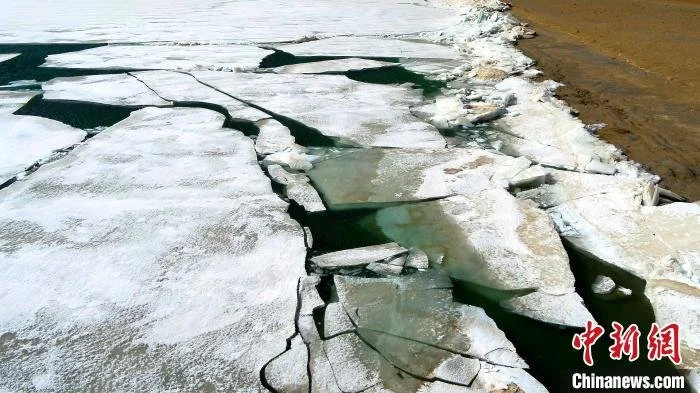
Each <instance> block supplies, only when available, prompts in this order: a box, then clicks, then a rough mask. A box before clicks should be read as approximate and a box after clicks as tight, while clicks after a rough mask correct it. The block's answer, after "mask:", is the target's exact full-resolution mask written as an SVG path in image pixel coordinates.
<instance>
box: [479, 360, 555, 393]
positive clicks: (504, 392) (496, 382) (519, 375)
mask: <svg viewBox="0 0 700 393" xmlns="http://www.w3.org/2000/svg"><path fill="white" fill-rule="evenodd" d="M471 387H472V388H474V389H476V391H477V392H480V393H481V392H488V393H494V392H498V393H511V392H513V393H522V392H526V393H547V389H546V388H545V387H544V386H542V384H541V383H539V382H538V381H537V380H536V379H535V378H533V377H532V375H530V374H528V373H527V372H526V371H525V370H523V369H521V368H512V367H502V366H498V365H493V364H488V363H485V362H481V369H480V370H479V374H477V376H476V378H474V382H473V383H472V385H471Z"/></svg>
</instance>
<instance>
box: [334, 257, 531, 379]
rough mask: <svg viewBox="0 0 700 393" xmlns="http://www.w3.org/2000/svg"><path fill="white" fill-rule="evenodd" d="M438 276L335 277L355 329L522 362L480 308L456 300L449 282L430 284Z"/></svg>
mask: <svg viewBox="0 0 700 393" xmlns="http://www.w3.org/2000/svg"><path fill="white" fill-rule="evenodd" d="M436 276H437V277H436ZM440 276H442V279H446V278H445V276H444V275H443V274H441V273H440V272H437V271H434V270H433V271H428V272H418V273H416V274H413V275H410V276H399V277H392V278H357V277H344V276H338V275H336V276H335V277H334V278H335V284H336V290H337V291H338V297H339V299H340V303H341V304H342V305H343V308H344V309H345V311H346V313H347V314H348V315H349V316H350V319H351V320H352V321H353V324H354V325H355V326H357V327H358V328H359V329H367V330H371V331H374V332H381V333H384V334H390V335H392V336H396V337H402V338H404V339H408V340H412V341H416V342H419V343H422V344H425V345H429V346H431V347H436V348H440V349H442V350H444V351H449V352H451V353H456V354H462V355H466V356H470V357H475V358H479V359H483V360H486V361H493V362H497V363H499V364H504V365H507V366H510V367H525V363H524V362H523V360H522V359H520V357H519V356H518V355H517V353H516V351H515V347H513V344H512V343H510V341H508V339H507V338H506V337H505V335H504V334H503V332H502V331H500V330H499V329H498V327H497V326H496V324H495V322H493V320H491V319H490V318H489V317H488V316H487V315H486V313H485V312H484V311H483V310H482V309H480V308H478V307H472V306H468V305H463V304H458V303H455V302H454V301H453V300H452V291H451V289H450V288H449V287H445V286H442V285H437V286H436V285H435V284H437V283H439V281H440V278H441V277H440ZM447 282H448V284H447V285H450V284H449V280H448V281H447ZM360 335H361V336H362V332H360ZM405 350H406V348H404V347H402V346H397V347H395V348H393V349H392V352H394V353H393V355H394V356H399V357H400V356H401V353H403V352H404V351H405ZM397 352H398V353H397ZM386 355H391V354H386ZM426 360H427V359H426ZM433 366H434V367H436V366H438V364H434V365H433Z"/></svg>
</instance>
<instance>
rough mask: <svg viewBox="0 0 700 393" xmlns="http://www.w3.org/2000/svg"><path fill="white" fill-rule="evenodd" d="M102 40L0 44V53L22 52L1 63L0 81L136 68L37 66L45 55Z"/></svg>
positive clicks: (102, 72) (5, 82) (93, 45)
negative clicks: (98, 68)
mask: <svg viewBox="0 0 700 393" xmlns="http://www.w3.org/2000/svg"><path fill="white" fill-rule="evenodd" d="M104 45H105V44H0V53H21V55H19V56H17V57H15V58H13V59H10V60H8V61H5V62H2V63H0V85H6V84H8V83H10V82H13V81H18V80H36V81H37V82H45V81H47V80H49V79H53V78H59V77H69V76H84V75H99V74H117V73H121V72H125V71H136V70H92V69H71V68H44V67H39V66H40V65H42V64H43V63H44V61H45V60H46V56H48V55H54V54H59V53H66V52H75V51H80V50H85V49H90V48H96V47H98V46H104Z"/></svg>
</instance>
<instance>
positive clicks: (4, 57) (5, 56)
mask: <svg viewBox="0 0 700 393" xmlns="http://www.w3.org/2000/svg"><path fill="white" fill-rule="evenodd" d="M20 54H21V53H0V63H2V62H5V61H8V60H12V59H14V58H15V57H17V56H19V55H20Z"/></svg>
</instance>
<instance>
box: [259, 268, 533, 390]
mask: <svg viewBox="0 0 700 393" xmlns="http://www.w3.org/2000/svg"><path fill="white" fill-rule="evenodd" d="M451 286H452V284H451V283H450V281H449V279H447V276H446V275H444V274H442V273H440V272H438V271H434V270H433V271H429V272H425V273H418V274H416V275H411V276H401V277H392V278H385V279H367V278H350V277H347V278H346V277H339V276H336V277H335V287H336V289H337V292H338V297H339V301H338V302H333V303H329V304H328V305H327V306H326V310H325V315H324V322H323V325H324V327H325V334H324V336H325V338H321V336H320V335H319V333H318V331H317V330H316V327H315V323H314V320H313V318H312V317H311V316H309V315H304V314H303V313H302V314H301V315H300V316H299V319H298V325H299V332H300V334H301V337H302V339H303V341H304V343H305V344H306V345H307V347H308V349H309V364H308V365H309V367H308V370H309V372H310V374H311V384H312V386H311V391H312V392H340V391H343V392H359V391H368V392H397V393H398V392H411V391H417V392H443V393H444V392H451V391H455V392H487V391H488V392H490V391H492V389H493V388H499V387H501V386H516V387H518V386H519V387H522V388H527V389H528V391H533V392H546V390H545V389H544V387H542V386H541V385H540V384H539V383H538V382H537V381H535V380H534V378H532V377H531V376H530V375H529V374H528V373H527V372H526V371H525V370H523V369H522V367H526V364H525V363H524V362H523V361H522V359H520V357H519V356H518V355H517V353H516V352H515V348H514V347H513V345H512V344H511V343H510V342H509V341H508V339H507V338H506V337H505V335H504V334H503V333H502V332H501V331H500V330H499V329H498V328H497V327H496V325H495V323H494V322H493V321H492V320H491V319H490V318H489V317H488V316H486V314H485V313H484V311H483V310H481V309H480V308H477V307H472V306H468V305H463V304H458V303H455V302H453V300H452V296H451ZM300 291H302V292H306V291H314V289H313V288H311V287H308V286H307V287H304V288H303V289H300ZM312 297H313V296H310V295H304V294H301V299H302V305H301V308H302V309H307V310H308V307H305V306H304V302H305V300H304V299H308V298H312ZM294 345H295V344H294V341H293V342H292V348H291V350H290V352H291V351H293V350H294ZM291 356H292V355H291V354H290V357H291ZM501 364H505V365H507V366H506V367H504V366H501ZM289 367H290V368H294V367H296V366H293V365H291V364H289ZM513 367H514V368H513ZM278 369H279V368H278ZM482 371H483V372H484V374H483V375H482V374H481V373H482ZM278 373H280V375H278V376H276V377H275V378H273V380H280V379H282V378H284V377H285V376H284V375H283V373H284V371H283V370H279V371H278ZM296 373H297V372H295V371H292V370H290V372H289V374H296ZM269 380H270V376H268V381H269ZM301 380H303V378H302V379H301Z"/></svg>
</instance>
